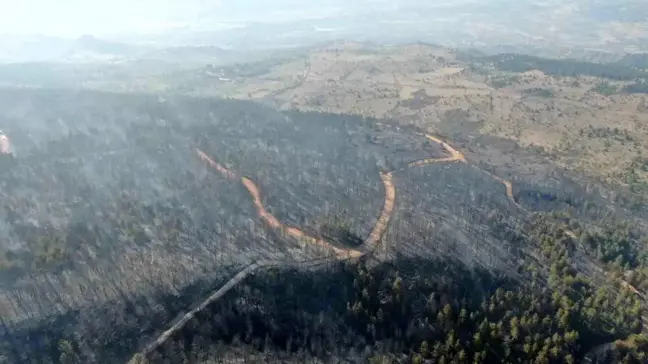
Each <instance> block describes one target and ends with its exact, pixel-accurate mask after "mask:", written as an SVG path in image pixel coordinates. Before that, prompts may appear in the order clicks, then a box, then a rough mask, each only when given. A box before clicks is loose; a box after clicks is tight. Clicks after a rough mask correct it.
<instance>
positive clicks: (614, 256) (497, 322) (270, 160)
mask: <svg viewBox="0 0 648 364" xmlns="http://www.w3.org/2000/svg"><path fill="white" fill-rule="evenodd" d="M0 121H3V122H5V123H6V124H7V125H8V126H7V127H4V126H3V130H4V131H5V132H6V133H7V135H9V136H10V137H11V141H12V145H13V147H14V149H15V153H14V154H7V155H2V156H0V168H2V174H0V192H1V194H2V195H1V197H2V199H1V204H2V207H3V208H2V209H1V210H0V234H1V235H0V237H1V240H0V248H1V249H2V250H1V252H0V270H1V273H2V275H1V276H0V318H1V319H2V320H1V322H0V335H1V337H2V340H1V341H0V355H1V358H2V361H4V362H8V363H115V362H126V361H129V360H132V361H133V362H152V363H184V362H187V363H212V362H228V363H229V362H232V363H233V362H240V360H243V361H249V362H262V361H270V362H280V361H284V362H295V363H297V362H309V361H313V362H343V361H345V360H346V361H351V362H372V363H373V362H375V363H383V362H398V363H427V362H430V363H432V362H435V363H442V362H445V363H492V362H537V363H562V362H568V363H569V362H574V363H575V362H580V361H582V360H584V359H586V358H587V359H591V358H603V357H607V358H614V360H618V361H619V362H630V363H641V362H645V360H646V355H647V352H646V351H647V350H648V344H647V343H646V341H645V338H644V336H643V335H642V334H641V333H642V332H643V331H645V327H644V316H645V309H646V307H645V302H644V299H643V292H644V290H645V289H646V288H648V287H646V283H645V279H644V277H646V275H648V255H647V252H648V250H647V247H646V244H647V241H646V236H647V235H646V230H645V226H643V225H642V224H641V223H639V222H640V221H642V219H645V216H644V215H642V213H643V212H642V211H641V210H640V209H636V210H634V211H632V210H629V209H627V208H625V207H624V205H623V204H620V203H619V204H612V203H610V202H609V201H608V200H607V199H605V198H603V197H602V196H598V197H594V195H595V194H593V193H592V192H591V189H586V188H584V187H582V186H581V185H580V184H578V183H577V182H575V181H572V180H569V179H568V178H567V177H564V176H561V175H560V174H558V173H556V174H555V176H559V177H560V178H558V177H555V179H557V180H551V181H548V180H542V179H540V178H537V177H536V176H514V178H511V176H510V175H506V174H502V173H501V172H499V171H498V170H497V169H496V168H492V166H490V165H489V164H488V163H486V162H484V161H479V162H476V161H475V159H477V156H476V153H477V152H476V151H470V150H464V149H463V148H461V147H459V146H456V145H455V144H454V142H453V140H452V139H451V138H449V137H446V136H444V135H440V134H435V133H434V131H433V130H425V129H422V128H417V127H415V126H411V127H395V126H390V125H389V124H388V123H386V122H384V120H377V119H370V118H363V117H360V116H345V115H334V114H329V113H317V112H309V113H304V112H297V111H286V112H280V111H277V110H275V109H272V108H270V107H266V106H261V105H259V104H257V103H254V102H251V101H234V100H215V99H207V98H190V97H181V96H168V95H167V96H164V97H162V96H157V95H146V94H141V95H140V94H138V95H134V94H130V95H118V94H110V93H101V92H90V91H63V90H26V89H23V90H14V89H6V90H2V91H1V92H0ZM17 121H20V122H17ZM509 178H510V179H509ZM618 195H619V196H622V195H623V193H622V192H619V193H618ZM223 287H225V288H226V289H223ZM209 297H216V298H215V299H210V298H209ZM205 302H206V303H205Z"/></svg>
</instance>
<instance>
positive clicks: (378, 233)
mask: <svg viewBox="0 0 648 364" xmlns="http://www.w3.org/2000/svg"><path fill="white" fill-rule="evenodd" d="M426 137H427V138H428V139H430V140H432V141H435V142H437V143H439V144H441V146H443V147H444V149H445V150H446V151H448V153H450V155H451V156H450V157H441V158H426V159H422V160H420V161H416V162H412V163H410V165H409V166H410V167H414V166H423V165H426V164H432V163H443V162H454V161H463V162H465V161H466V159H465V157H464V155H463V154H462V153H461V152H459V151H458V150H456V149H454V148H453V147H452V146H451V145H450V144H448V143H446V142H444V141H442V140H440V139H438V138H436V137H433V136H430V135H426ZM196 154H197V155H198V158H200V159H201V160H203V161H204V162H205V163H207V164H208V165H209V166H210V167H212V168H214V169H215V170H216V171H218V172H219V173H221V174H222V175H224V176H225V177H227V178H228V179H230V180H236V179H238V177H237V174H236V172H234V171H232V170H230V169H228V168H226V167H224V166H223V165H221V164H219V163H218V162H216V161H215V160H214V159H213V158H211V157H210V156H209V155H207V153H205V152H203V151H202V150H200V149H196ZM380 179H381V180H382V182H383V185H384V187H385V202H384V205H383V208H382V211H381V213H380V216H379V217H378V220H377V221H376V223H375V224H374V227H373V229H372V230H371V233H370V234H369V236H368V237H367V239H366V240H365V241H364V242H363V244H362V247H361V248H360V249H358V250H356V249H342V248H338V247H335V246H333V245H332V244H331V243H329V242H327V241H325V240H323V239H318V238H315V237H312V236H309V235H307V234H306V233H304V232H303V231H302V230H300V229H298V228H294V227H288V226H285V225H283V224H282V223H281V222H280V221H279V219H277V218H276V217H275V216H274V215H272V214H271V213H270V212H268V211H267V210H266V208H265V206H263V202H262V200H261V191H260V189H259V187H258V186H257V185H256V184H255V183H254V182H253V181H252V180H251V179H249V178H247V177H241V183H242V184H243V186H244V187H245V188H246V189H247V190H248V192H249V193H250V196H251V197H252V200H253V203H254V206H255V208H256V210H257V213H258V214H259V216H260V217H261V219H263V221H264V222H265V223H266V224H268V226H270V227H271V228H273V229H279V230H281V231H283V233H284V234H286V235H288V236H291V237H294V238H297V239H299V240H301V241H304V242H306V243H310V244H316V245H320V246H323V247H327V248H330V249H332V250H333V251H334V252H335V254H336V258H337V259H338V260H347V259H353V258H360V257H363V256H364V255H366V254H368V253H371V252H372V251H373V250H374V249H375V248H376V247H377V246H378V243H379V242H380V240H381V239H382V236H383V235H384V233H385V231H386V230H387V227H388V226H389V221H390V220H391V217H392V215H393V214H394V207H395V203H396V187H395V186H394V183H393V172H386V173H385V172H380ZM328 261H330V259H329V258H321V259H314V260H310V261H302V262H297V261H291V260H289V259H285V260H259V261H256V262H254V263H252V264H250V265H248V266H247V267H245V268H244V269H243V270H241V271H240V272H239V273H237V274H236V275H235V276H234V277H232V278H231V279H230V280H228V281H227V283H225V284H224V285H223V286H222V287H221V288H220V289H218V290H217V291H216V292H214V293H212V294H211V295H210V296H209V297H208V298H207V299H205V300H204V301H202V303H201V304H200V305H198V306H196V307H195V308H194V309H192V310H191V311H189V312H188V313H186V314H185V315H184V316H182V317H181V318H180V319H179V320H177V321H176V322H175V323H174V324H173V325H171V327H169V328H168V329H167V330H166V331H164V332H163V333H162V334H161V335H160V336H159V337H158V338H157V339H156V340H155V341H153V342H152V343H151V344H149V345H148V346H147V347H146V348H145V349H144V350H143V351H142V352H140V353H137V354H135V356H133V358H132V359H131V360H130V361H129V363H136V362H138V360H140V359H141V358H142V357H144V358H145V357H146V356H147V355H148V354H150V353H152V352H153V351H155V350H156V349H157V348H158V347H160V346H161V345H162V344H163V343H164V342H165V341H166V340H168V339H169V338H170V337H171V335H173V333H175V332H177V331H179V330H180V329H182V327H184V325H185V324H186V323H187V322H189V321H190V320H191V319H192V318H194V317H195V315H196V314H197V313H198V312H200V311H202V310H204V309H205V308H207V307H208V306H209V305H211V304H212V303H214V302H216V301H217V300H218V299H220V298H221V297H222V296H224V295H225V294H226V293H227V292H228V291H229V290H230V289H232V288H233V287H234V286H236V285H237V284H239V283H240V282H241V281H243V279H245V278H246V277H247V276H249V275H250V274H252V273H253V272H255V271H256V270H257V269H259V268H262V267H271V266H280V265H293V266H302V267H308V266H316V265H319V264H324V263H326V262H328Z"/></svg>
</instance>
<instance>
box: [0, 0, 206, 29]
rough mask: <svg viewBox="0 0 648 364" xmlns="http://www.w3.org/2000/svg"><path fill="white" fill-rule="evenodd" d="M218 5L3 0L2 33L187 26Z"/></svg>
mask: <svg viewBox="0 0 648 364" xmlns="http://www.w3.org/2000/svg"><path fill="white" fill-rule="evenodd" d="M206 4H209V5H206ZM215 5H218V0H216V1H214V0H182V1H178V0H20V1H16V0H0V34H43V35H49V36H61V37H77V36H80V35H83V34H94V35H103V34H113V33H124V32H125V33H127V32H149V31H154V30H161V29H165V28H173V27H181V26H183V25H186V23H187V22H189V21H192V20H195V19H197V18H198V17H199V16H200V12H201V10H205V9H209V8H210V7H213V6H215Z"/></svg>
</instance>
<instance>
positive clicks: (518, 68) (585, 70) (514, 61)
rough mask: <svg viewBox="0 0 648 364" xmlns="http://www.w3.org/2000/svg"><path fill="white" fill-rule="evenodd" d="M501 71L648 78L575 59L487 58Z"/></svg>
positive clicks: (643, 73) (634, 70)
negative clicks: (537, 71)
mask: <svg viewBox="0 0 648 364" xmlns="http://www.w3.org/2000/svg"><path fill="white" fill-rule="evenodd" d="M482 61H486V62H491V63H493V64H494V65H495V67H497V68H498V69H500V70H503V71H509V72H527V71H531V70H540V71H542V72H544V73H545V74H548V75H553V76H567V77H575V76H580V75H587V76H594V77H603V78H609V79H613V80H634V79H638V78H647V77H648V71H646V70H643V69H640V68H636V67H633V66H628V65H626V64H616V63H592V62H585V61H579V60H574V59H549V58H541V57H536V56H528V55H522V54H498V55H496V56H490V57H485V58H483V59H482Z"/></svg>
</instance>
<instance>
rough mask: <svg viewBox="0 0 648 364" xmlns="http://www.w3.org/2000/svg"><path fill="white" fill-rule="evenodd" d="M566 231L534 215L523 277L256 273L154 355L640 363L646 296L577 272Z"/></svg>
mask: <svg viewBox="0 0 648 364" xmlns="http://www.w3.org/2000/svg"><path fill="white" fill-rule="evenodd" d="M566 224H569V220H568V219H566V218H565V217H562V218H560V217H559V216H558V217H555V216H554V217H552V216H539V217H538V218H537V219H535V220H534V223H533V224H532V226H529V228H530V231H529V232H530V237H531V239H530V241H528V243H531V244H534V245H535V246H536V247H537V249H538V251H539V253H540V254H541V255H540V259H539V261H537V262H536V263H532V264H523V265H521V266H520V272H521V273H522V274H523V276H524V277H525V278H524V282H520V281H517V282H516V281H512V280H511V279H509V278H505V277H497V276H494V275H493V274H492V273H489V272H485V271H482V270H479V269H472V270H471V269H466V268H465V267H464V266H463V265H462V264H458V263H456V262H450V261H444V262H438V261H437V262H431V261H428V260H416V259H415V260H411V259H399V260H396V261H395V262H393V263H383V264H380V265H378V266H373V267H370V266H367V265H365V264H363V263H360V264H358V265H343V266H339V267H338V269H337V270H335V271H333V272H328V274H323V275H319V274H317V273H300V272H297V271H273V272H269V273H267V274H260V275H257V276H256V277H255V279H253V280H249V281H248V282H246V285H245V286H242V287H239V288H237V289H236V292H235V293H233V294H232V295H231V296H230V298H229V299H228V300H226V301H222V302H220V303H218V304H217V305H215V306H214V307H213V308H212V309H211V312H208V313H207V312H206V313H202V314H201V315H200V317H198V318H196V319H195V322H194V323H193V324H191V325H189V328H187V329H186V330H184V331H182V332H180V333H178V334H177V335H176V336H175V337H174V338H173V342H171V343H169V344H168V345H166V346H165V347H164V348H162V349H160V351H158V352H157V353H154V354H153V355H152V356H151V357H149V358H148V360H149V361H150V362H155V363H157V362H160V363H181V362H196V361H197V360H198V359H199V358H202V360H208V359H207V358H209V357H213V358H215V357H222V356H224V355H225V353H226V352H227V350H228V349H227V348H228V347H231V346H232V345H234V346H237V347H238V346H241V345H244V346H246V345H247V347H248V349H247V350H248V351H247V352H246V354H244V355H245V356H251V355H253V353H255V352H259V351H260V352H266V353H267V352H274V353H275V354H273V355H275V356H281V355H286V353H307V354H308V355H310V356H314V357H319V358H320V359H324V360H326V361H332V362H337V361H341V360H342V358H351V359H355V360H356V361H359V362H366V361H369V362H376V363H379V362H380V363H381V362H406V363H422V362H427V361H428V360H432V361H433V362H439V363H492V362H502V363H508V362H511V363H514V362H534V363H565V362H566V363H575V362H579V361H580V360H581V359H582V358H583V357H584V356H585V355H587V354H588V353H589V352H590V351H591V350H592V349H595V348H597V347H598V346H599V345H601V344H605V343H608V342H614V340H619V341H618V344H617V345H616V346H614V347H613V348H612V349H613V350H612V354H613V355H616V356H618V357H619V358H623V361H622V362H629V363H640V362H643V361H644V360H645V359H646V355H647V354H648V352H646V346H645V344H644V341H642V340H644V339H643V338H642V337H640V336H633V335H634V334H636V333H638V332H639V331H640V330H641V325H642V324H641V312H642V308H641V302H640V300H639V298H638V297H637V295H635V294H634V293H633V292H631V291H630V290H628V289H625V288H623V287H622V286H621V285H619V284H617V283H615V282H614V281H612V280H604V279H602V280H598V279H597V278H589V277H587V276H584V275H582V274H581V273H578V272H577V270H576V269H575V267H576V266H577V265H578V263H577V262H576V261H575V260H576V259H582V258H578V257H577V256H578V254H577V250H578V249H579V247H578V242H577V241H576V240H574V239H573V238H572V237H570V236H568V235H567V234H566V231H567V229H568V225H566ZM543 270H548V272H549V275H548V280H547V281H545V280H544V278H543V275H544V274H543ZM614 348H616V349H614ZM615 350H616V352H615ZM281 353H284V354H281ZM301 355H303V354H301Z"/></svg>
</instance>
